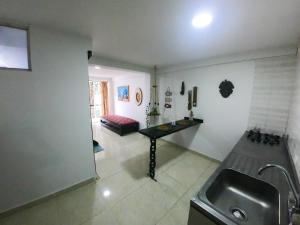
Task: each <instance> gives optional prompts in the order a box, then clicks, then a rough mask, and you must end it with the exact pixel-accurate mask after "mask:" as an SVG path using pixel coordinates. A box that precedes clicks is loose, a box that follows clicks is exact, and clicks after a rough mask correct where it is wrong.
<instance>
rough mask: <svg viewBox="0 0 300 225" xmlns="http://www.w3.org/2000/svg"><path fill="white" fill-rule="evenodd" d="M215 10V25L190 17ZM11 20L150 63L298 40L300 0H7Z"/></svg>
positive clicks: (3, 4)
mask: <svg viewBox="0 0 300 225" xmlns="http://www.w3.org/2000/svg"><path fill="white" fill-rule="evenodd" d="M206 10H208V11H211V12H212V13H213V14H214V21H213V23H212V24H211V26H210V27H207V28H205V29H202V30H195V29H194V28H193V27H192V26H191V20H192V17H193V15H194V14H195V13H197V12H199V11H206ZM0 15H1V17H2V18H5V19H12V20H17V21H20V22H24V23H29V24H38V25H47V26H50V27H53V28H57V29H61V30H66V31H71V32H74V33H78V34H81V35H86V36H90V37H92V39H93V50H94V52H95V54H96V55H99V56H102V57H107V58H112V59H116V60H121V61H125V62H130V63H135V64H139V65H145V66H152V65H154V64H157V65H170V64H177V63H183V62H188V61H193V60H199V59H206V58H212V57H216V56H221V55H227V54H236V53H242V52H245V51H249V50H256V49H265V48H274V47H282V46H288V45H296V44H297V42H298V40H299V39H298V38H300V0H197V1H196V0H106V1H104V0H26V1H20V0H1V1H0Z"/></svg>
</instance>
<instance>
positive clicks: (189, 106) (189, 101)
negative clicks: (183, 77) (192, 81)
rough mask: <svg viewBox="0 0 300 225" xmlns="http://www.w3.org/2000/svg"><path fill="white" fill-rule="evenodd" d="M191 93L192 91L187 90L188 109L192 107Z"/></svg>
mask: <svg viewBox="0 0 300 225" xmlns="http://www.w3.org/2000/svg"><path fill="white" fill-rule="evenodd" d="M192 95H193V91H188V110H191V109H192Z"/></svg>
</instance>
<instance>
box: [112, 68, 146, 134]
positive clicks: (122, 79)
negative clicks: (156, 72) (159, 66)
mask: <svg viewBox="0 0 300 225" xmlns="http://www.w3.org/2000/svg"><path fill="white" fill-rule="evenodd" d="M113 83H114V104H115V106H114V109H115V114H116V115H121V116H126V117H129V118H132V119H134V120H137V121H139V123H140V128H145V127H146V114H145V111H146V106H147V105H148V104H149V101H150V75H149V74H147V73H138V74H134V75H132V76H131V75H130V74H129V75H124V76H118V77H116V78H114V79H113ZM126 85H129V95H130V101H129V102H123V101H119V100H118V87H119V86H126ZM137 88H141V89H142V92H143V102H142V104H141V105H140V106H137V104H136V101H135V93H136V90H137Z"/></svg>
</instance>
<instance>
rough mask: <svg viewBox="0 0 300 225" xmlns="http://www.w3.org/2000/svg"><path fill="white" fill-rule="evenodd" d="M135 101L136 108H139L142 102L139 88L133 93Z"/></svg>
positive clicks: (141, 93)
mask: <svg viewBox="0 0 300 225" xmlns="http://www.w3.org/2000/svg"><path fill="white" fill-rule="evenodd" d="M135 101H136V104H137V106H140V105H141V104H142V102H143V92H142V89H140V88H138V89H137V90H136V92H135Z"/></svg>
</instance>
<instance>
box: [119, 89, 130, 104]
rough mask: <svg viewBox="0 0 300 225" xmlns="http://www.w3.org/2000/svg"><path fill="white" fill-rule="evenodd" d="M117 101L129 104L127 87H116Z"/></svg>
mask: <svg viewBox="0 0 300 225" xmlns="http://www.w3.org/2000/svg"><path fill="white" fill-rule="evenodd" d="M118 100H119V101H124V102H129V85H127V86H120V87H118Z"/></svg>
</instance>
